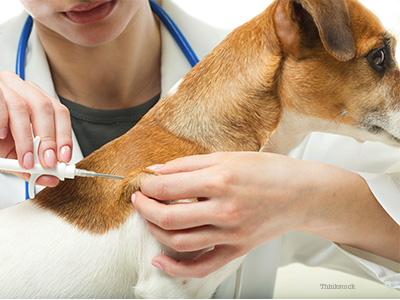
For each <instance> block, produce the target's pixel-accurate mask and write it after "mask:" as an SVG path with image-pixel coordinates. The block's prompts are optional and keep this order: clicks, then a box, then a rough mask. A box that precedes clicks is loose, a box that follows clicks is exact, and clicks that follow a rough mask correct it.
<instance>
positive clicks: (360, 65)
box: [274, 0, 400, 146]
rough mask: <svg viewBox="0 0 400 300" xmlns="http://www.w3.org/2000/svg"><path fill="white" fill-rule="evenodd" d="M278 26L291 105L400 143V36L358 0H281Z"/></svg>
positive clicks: (349, 129) (361, 134) (347, 130)
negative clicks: (399, 48)
mask: <svg viewBox="0 0 400 300" xmlns="http://www.w3.org/2000/svg"><path fill="white" fill-rule="evenodd" d="M388 9H390V8H388ZM274 26H275V32H276V35H277V37H278V39H279V41H280V44H281V48H282V55H283V59H284V63H283V64H282V70H281V76H280V77H279V80H280V81H279V86H280V88H279V93H280V98H281V99H282V102H283V105H284V107H285V108H286V109H287V110H288V111H291V112H294V113H296V114H303V115H307V116H308V117H315V118H317V119H323V120H324V121H326V126H328V125H332V124H336V127H335V129H334V131H336V132H337V133H341V134H346V135H350V136H354V137H356V138H359V139H362V140H380V141H383V142H385V143H388V144H392V145H397V146H399V145H400V72H399V69H398V65H397V63H396V60H395V50H394V49H395V45H396V41H395V39H394V37H393V36H391V35H390V34H389V33H388V32H387V31H386V30H385V29H384V28H383V26H382V24H381V22H380V21H379V20H378V18H377V17H376V16H375V15H374V14H373V13H372V12H370V11H369V10H368V9H366V8H365V7H364V6H363V5H362V4H361V3H359V2H358V1H357V0H277V2H276V6H275V12H274ZM288 100H290V101H288ZM337 124H342V125H340V126H339V127H337ZM322 129H324V128H321V130H322ZM327 130H328V131H329V129H328V128H327Z"/></svg>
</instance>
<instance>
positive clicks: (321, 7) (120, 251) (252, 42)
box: [0, 0, 400, 298]
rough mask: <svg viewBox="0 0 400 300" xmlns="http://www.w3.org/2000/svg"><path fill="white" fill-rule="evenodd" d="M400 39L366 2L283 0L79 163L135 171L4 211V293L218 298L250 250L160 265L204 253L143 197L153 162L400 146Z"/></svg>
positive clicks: (0, 219)
mask: <svg viewBox="0 0 400 300" xmlns="http://www.w3.org/2000/svg"><path fill="white" fill-rule="evenodd" d="M394 44H395V41H394V38H393V37H392V36H390V35H389V34H388V33H387V32H386V31H385V30H384V29H383V27H382V26H381V24H380V22H379V20H378V19H377V18H376V17H375V16H374V15H373V14H372V13H371V12H369V11H368V10H367V9H366V8H364V7H363V6H362V5H361V4H359V3H358V2H357V1H356V0H325V1H324V0H296V1H291V0H276V1H275V2H273V3H272V4H271V5H270V6H269V7H268V8H267V9H266V10H265V11H264V12H263V13H261V14H260V15H259V16H257V17H256V18H254V19H253V20H252V21H250V22H248V23H246V24H244V25H243V26H241V27H239V28H238V29H236V30H235V31H233V32H232V33H231V34H230V35H229V36H228V37H227V38H226V39H225V40H224V41H223V42H222V43H221V44H220V45H218V46H217V47H216V48H215V49H214V50H213V51H212V52H211V53H210V54H209V55H208V56H207V57H206V58H205V59H204V60H202V61H201V62H200V63H199V64H198V65H197V66H196V67H195V68H193V70H192V71H190V72H189V73H188V74H187V75H186V76H185V77H184V79H183V81H182V82H181V83H180V84H179V85H178V86H176V87H175V88H174V90H173V91H171V92H170V93H168V94H167V95H166V96H165V97H164V98H163V99H161V100H160V101H159V103H158V104H157V105H156V106H155V107H154V108H153V109H152V110H151V111H149V113H148V114H147V115H146V116H145V117H144V118H143V119H142V120H141V121H140V122H139V123H138V124H137V126H135V127H134V128H132V129H131V130H130V131H129V132H128V133H127V134H125V135H124V136H122V137H121V138H119V139H117V140H115V141H113V142H111V143H109V144H107V145H106V146H104V147H102V148H101V149H99V150H98V151H96V152H95V153H93V154H92V155H90V156H89V157H87V158H85V159H84V160H83V161H81V162H80V163H79V164H78V167H79V168H83V169H89V170H95V171H97V172H102V173H111V174H118V175H125V176H126V179H124V180H123V181H122V182H121V181H118V180H108V179H84V178H79V179H76V180H73V181H66V182H62V183H60V184H59V185H58V186H57V187H56V188H51V189H50V188H48V189H45V190H44V191H42V192H41V193H40V194H39V195H37V197H36V198H35V199H34V200H31V201H26V202H24V203H22V204H19V205H16V206H14V207H10V208H8V209H5V210H3V211H1V212H0V297H21V298H22V297H40V298H46V297H52V298H57V297H62V298H70V297H77V298H87V297H96V298H100V297H117V298H124V297H149V298H158V297H162V298H167V297H172V298H181V297H189V298H197V297H201V298H206V297H210V296H212V294H213V292H214V291H215V289H216V287H217V286H218V285H219V284H220V283H221V282H222V281H223V280H224V279H225V278H226V277H227V276H228V275H229V274H230V273H232V272H233V271H234V270H235V269H236V268H237V267H238V265H239V264H240V262H241V259H237V260H236V261H233V262H231V263H230V264H228V265H226V266H225V267H224V268H222V269H221V270H219V271H217V272H215V273H213V274H211V275H209V276H206V277H204V278H198V279H182V278H172V277H170V276H167V275H166V274H165V273H163V272H161V271H159V270H157V269H156V268H154V267H152V266H151V265H150V261H151V259H152V257H154V256H155V255H157V254H160V253H167V254H168V255H170V256H172V257H174V258H176V259H178V260H183V259H191V258H195V257H197V256H198V255H199V254H200V253H177V252H175V251H173V250H171V249H169V248H167V247H165V246H163V245H161V244H160V243H159V242H158V241H156V240H155V239H154V238H153V237H152V236H151V235H150V234H149V232H148V231H147V229H146V225H145V222H144V221H143V220H142V218H141V217H140V216H139V215H138V214H137V213H135V212H134V209H133V206H132V204H131V202H130V196H131V194H132V193H133V192H134V191H136V190H138V189H139V185H140V179H141V178H142V176H148V175H149V174H151V173H152V172H151V171H149V170H147V169H145V167H146V166H150V165H153V164H156V163H157V164H158V163H164V162H166V161H169V160H171V159H174V158H177V157H181V156H187V155H193V154H202V153H210V152H214V151H259V150H260V149H261V148H262V147H263V146H264V145H265V146H264V149H265V150H268V151H274V152H278V153H288V151H289V150H290V149H292V148H293V147H294V146H296V145H297V144H298V143H299V142H300V141H301V140H302V139H303V138H304V136H305V135H306V134H307V133H308V132H310V131H313V130H320V131H331V132H335V133H342V134H346V135H349V136H353V137H356V138H358V139H360V140H379V141H382V142H385V143H388V144H390V145H394V146H398V144H399V141H400V105H399V104H400V101H399V100H400V99H399V96H398V95H399V87H400V85H399V84H400V83H399V80H400V76H399V75H400V73H399V70H398V67H397V65H396V62H395V59H394ZM378 49H381V50H378ZM380 51H383V52H384V55H385V60H384V62H383V63H382V64H381V65H379V63H380V61H379V55H380V54H381V52H380ZM374 62H375V63H374Z"/></svg>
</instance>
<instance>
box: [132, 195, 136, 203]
mask: <svg viewBox="0 0 400 300" xmlns="http://www.w3.org/2000/svg"><path fill="white" fill-rule="evenodd" d="M131 201H132V204H135V201H136V194H132V197H131Z"/></svg>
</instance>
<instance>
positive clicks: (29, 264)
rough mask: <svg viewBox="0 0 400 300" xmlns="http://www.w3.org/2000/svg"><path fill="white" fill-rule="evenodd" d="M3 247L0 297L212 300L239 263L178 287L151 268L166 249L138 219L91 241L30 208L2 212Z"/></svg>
mask: <svg viewBox="0 0 400 300" xmlns="http://www.w3.org/2000/svg"><path fill="white" fill-rule="evenodd" d="M0 241H1V243H0V298H210V297H211V296H212V294H213V293H214V291H215V289H216V288H217V287H218V285H219V284H220V283H221V282H222V281H223V280H224V279H225V278H226V277H227V276H228V275H229V274H231V273H232V272H233V271H234V270H235V269H237V267H238V266H239V264H240V263H241V259H238V260H236V261H234V262H232V263H231V264H229V265H227V266H225V267H224V268H223V269H221V270H220V271H217V272H215V273H213V274H211V275H210V276H208V277H206V278H204V279H187V280H185V282H183V279H182V278H174V277H171V276H168V275H166V274H165V273H164V272H162V271H160V270H158V269H156V268H155V267H153V266H152V265H151V263H150V262H151V260H152V258H153V257H154V256H155V255H157V254H160V253H165V252H166V251H167V249H166V247H165V246H162V245H161V244H160V243H159V242H158V241H157V240H156V239H155V238H153V237H152V236H151V235H150V234H149V232H148V230H147V227H146V225H145V222H144V221H143V219H142V218H141V217H140V216H139V214H137V213H134V214H133V215H132V216H131V217H130V218H129V219H128V220H127V222H125V223H124V224H123V225H122V227H121V228H119V229H118V230H112V231H110V232H108V233H105V234H101V235H100V234H90V233H88V232H82V231H80V230H78V229H76V228H74V227H73V226H72V225H70V224H69V223H67V222H64V221H62V220H61V219H60V218H58V217H57V216H55V215H54V214H53V213H51V212H49V211H47V210H44V209H41V208H38V207H36V206H35V205H33V204H32V203H31V202H30V201H26V202H24V203H21V204H18V205H15V206H13V207H10V208H8V209H4V210H1V211H0ZM183 283H185V284H183Z"/></svg>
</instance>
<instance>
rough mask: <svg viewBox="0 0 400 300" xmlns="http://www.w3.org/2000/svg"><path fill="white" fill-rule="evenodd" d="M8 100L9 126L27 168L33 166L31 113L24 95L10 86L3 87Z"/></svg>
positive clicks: (19, 158)
mask: <svg viewBox="0 0 400 300" xmlns="http://www.w3.org/2000/svg"><path fill="white" fill-rule="evenodd" d="M3 93H4V97H5V98H6V99H12V100H13V101H8V102H7V109H8V116H9V127H10V131H11V132H12V136H13V140H14V142H15V150H16V153H17V157H18V161H19V163H20V165H21V166H22V167H24V168H26V169H31V168H32V167H33V140H32V132H31V125H30V114H29V111H28V108H27V106H26V104H25V102H24V100H23V99H22V97H21V96H20V95H19V94H17V93H16V92H14V91H13V90H11V89H10V88H8V87H3Z"/></svg>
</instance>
